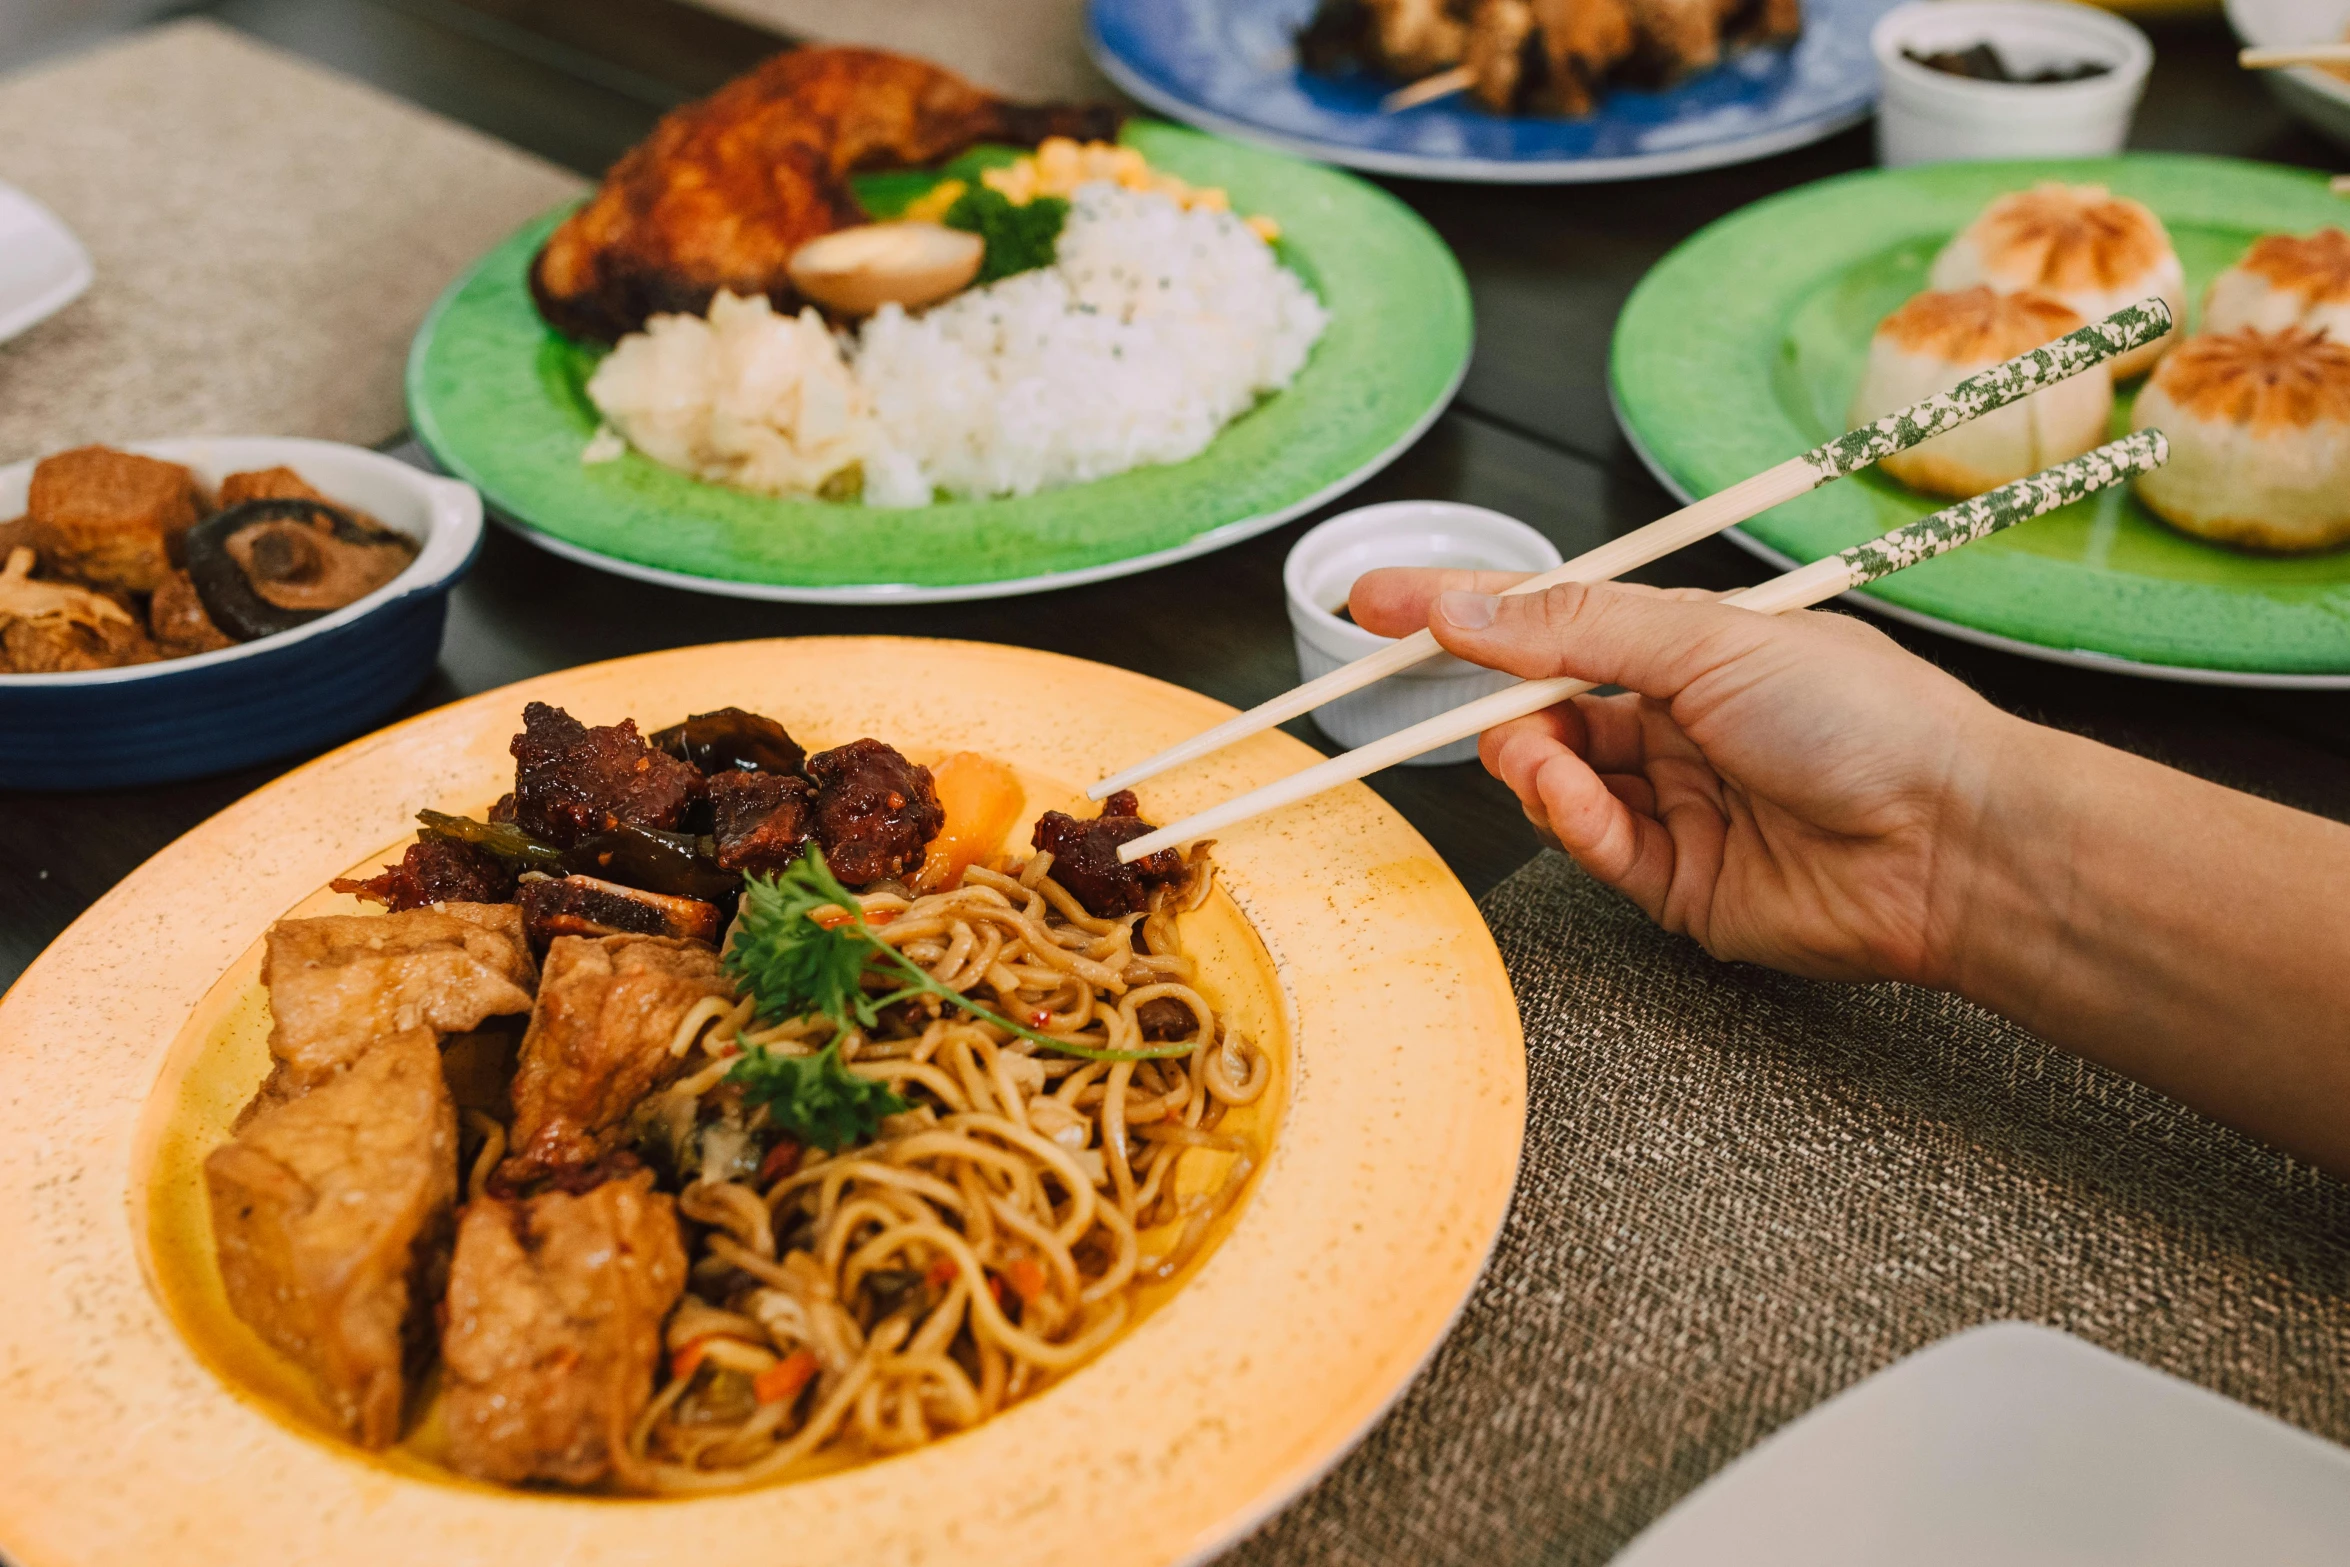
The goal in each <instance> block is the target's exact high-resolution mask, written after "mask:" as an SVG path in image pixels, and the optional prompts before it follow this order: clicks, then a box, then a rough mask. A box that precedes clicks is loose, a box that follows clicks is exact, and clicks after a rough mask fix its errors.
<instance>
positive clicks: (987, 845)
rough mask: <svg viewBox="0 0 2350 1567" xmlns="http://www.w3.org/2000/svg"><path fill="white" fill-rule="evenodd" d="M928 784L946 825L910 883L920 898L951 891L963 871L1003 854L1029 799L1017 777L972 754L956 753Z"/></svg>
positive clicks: (937, 768)
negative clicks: (1006, 838)
mask: <svg viewBox="0 0 2350 1567" xmlns="http://www.w3.org/2000/svg"><path fill="white" fill-rule="evenodd" d="M930 779H931V783H932V784H933V785H934V786H935V787H936V788H937V790H938V803H939V805H940V806H941V807H942V808H943V809H944V810H945V811H946V815H947V820H946V825H945V826H944V827H942V828H940V829H939V833H938V836H937V837H935V838H933V839H931V840H930V852H929V853H928V854H926V855H925V856H924V857H923V860H922V870H921V873H920V874H919V875H917V876H916V877H915V878H914V887H915V890H916V891H918V892H937V891H940V890H941V889H944V888H948V887H952V886H954V885H955V884H956V883H957V882H960V881H961V880H962V879H963V872H964V871H965V870H966V869H967V868H969V867H970V866H973V865H976V864H978V863H979V862H980V861H982V860H984V859H986V858H987V857H988V856H989V855H991V854H994V853H995V852H996V851H997V850H998V849H1000V848H1002V847H1003V846H1004V837H1005V835H1006V834H1008V833H1010V832H1011V830H1012V829H1013V828H1015V827H1017V826H1019V825H1020V807H1021V806H1022V805H1024V804H1026V803H1027V799H1028V791H1027V790H1025V789H1023V788H1021V787H1020V779H1019V776H1018V775H1017V774H1016V773H1014V772H1013V771H1012V770H1011V769H1010V768H1009V767H1006V766H1005V765H1004V764H1003V763H1001V762H999V761H997V760H995V759H994V758H993V757H988V756H981V755H979V754H978V753H977V752H976V751H957V752H956V753H955V754H954V755H952V756H950V757H948V758H947V759H946V760H945V761H943V762H940V763H939V764H938V765H937V766H935V767H933V768H931V770H930Z"/></svg>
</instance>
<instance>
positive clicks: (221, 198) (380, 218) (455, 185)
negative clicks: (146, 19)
mask: <svg viewBox="0 0 2350 1567" xmlns="http://www.w3.org/2000/svg"><path fill="white" fill-rule="evenodd" d="M0 179H4V180H7V181H9V182H10V183H12V184H15V185H17V186H20V187H22V188H23V189H24V190H26V191H27V192H29V193H30V194H31V195H33V196H34V197H35V198H36V199H38V200H40V201H41V202H43V203H45V204H46V205H47V206H48V207H49V209H50V210H51V211H53V212H55V213H56V214H57V215H58V216H59V217H60V218H62V219H64V221H65V223H66V225H67V227H69V228H71V229H72V230H73V231H74V232H75V233H76V234H78V235H80V236H81V240H82V243H83V244H84V245H85V246H87V247H88V248H89V250H90V254H91V257H92V259H93V260H94V261H95V263H96V271H97V280H96V281H95V282H94V283H93V284H92V285H91V286H90V290H89V292H88V293H86V294H84V295H83V296H82V297H81V298H80V299H79V300H76V301H75V302H74V303H73V304H71V305H69V306H67V307H66V308H65V309H64V310H63V311H61V312H59V313H58V314H57V315H55V316H52V317H51V318H50V319H49V320H47V321H45V322H43V323H41V324H40V325H39V326H36V327H34V328H33V329H32V330H31V331H29V332H27V333H26V334H24V335H23V336H22V337H19V338H17V339H15V340H14V341H13V342H10V343H6V344H0V462H13V461H16V460H17V459H19V458H24V457H31V456H37V455H40V454H43V453H46V452H51V451H55V450H57V449H59V448H61V447H67V446H75V445H79V444H81V443H83V442H85V441H120V440H135V439H138V438H141V437H155V436H171V435H223V434H234V435H313V436H321V437H325V438H327V439H330V440H339V441H355V442H358V443H361V444H364V445H374V444H376V443H378V442H380V441H383V440H386V439H388V438H389V437H391V436H393V435H395V434H397V433H398V432H399V431H400V429H401V428H402V426H404V425H405V424H406V422H407V418H406V414H405V413H404V411H403V406H402V396H401V387H400V373H401V365H402V361H403V360H404V358H405V356H406V354H407V350H408V340H409V338H410V337H411V336H413V335H414V333H415V331H416V327H417V324H418V323H419V322H420V321H422V320H423V318H424V313H425V311H426V309H428V308H429V307H430V306H431V304H432V302H433V300H434V299H435V298H436V297H437V296H438V295H439V294H440V292H441V290H442V289H444V288H445V287H447V286H448V284H449V282H450V281H451V280H452V279H453V278H455V277H456V276H457V274H458V273H460V272H461V271H463V270H464V268H465V267H466V266H467V265H468V264H469V263H471V262H472V261H473V260H474V259H475V258H476V257H478V256H479V255H480V254H481V253H482V252H483V251H485V250H487V249H488V248H489V247H490V246H491V245H493V244H495V243H496V242H497V241H498V240H500V239H502V238H504V237H505V236H506V234H507V233H508V232H510V231H511V230H513V229H514V228H515V227H516V226H517V225H519V224H521V223H522V222H523V221H525V220H526V219H528V218H530V217H531V216H533V215H534V214H536V213H539V212H542V211H544V210H545V209H546V208H547V207H549V206H551V205H553V204H554V203H555V202H557V201H559V200H561V199H562V198H563V197H564V196H565V195H567V194H569V193H571V192H573V191H576V190H578V189H579V188H580V183H579V181H578V180H577V179H576V178H575V177H573V176H572V175H570V174H567V173H565V172H563V171H562V170H559V169H557V168H555V167H554V166H553V165H552V164H548V163H544V162H541V161H540V160H539V159H537V158H534V157H531V156H530V155H529V154H527V153H524V152H520V151H517V150H516V149H514V148H512V147H509V146H507V145H506V144H505V143H503V142H499V141H494V140H492V139H491V138H489V137H486V136H483V135H480V134H478V133H476V132H474V131H470V130H467V129H465V128H464V127H463V126H459V125H455V124H452V123H451V122H449V121H447V120H444V119H441V118H440V117H439V116H437V115H433V114H428V113H426V112H425V111H423V110H421V109H416V108H412V107H410V106H409V105H407V104H403V103H401V102H399V101H398V100H396V99H393V98H389V97H386V96H385V95H384V94H382V93H380V92H377V91H376V90H375V89H373V88H371V87H365V86H362V85H360V84H359V83H357V82H354V81H351V80H350V79H348V78H346V77H342V76H337V75H335V74H334V73H332V72H329V71H324V70H321V69H319V68H318V67H316V66H313V65H308V64H305V63H303V62H301V61H298V60H296V59H294V58H293V57H292V56H290V55H286V54H283V53H280V52H279V51H277V50H275V49H271V48H267V47H264V46H263V45H261V44H258V43H255V42H253V41H252V40H251V39H249V38H246V37H244V36H243V35H241V34H238V33H234V32H231V31H230V30H228V29H227V28H224V27H220V26H217V25H215V24H213V23H210V22H205V21H186V22H179V23H174V24H172V25H170V26H166V27H160V28H155V29H152V30H150V31H147V32H143V33H138V34H134V35H132V36H131V37H129V38H127V39H125V40H123V41H122V42H119V43H116V44H112V45H109V46H107V47H104V48H101V49H99V50H96V51H94V52H92V53H89V54H85V55H80V56H77V57H75V58H72V59H68V60H65V61H63V62H60V63H58V64H55V65H51V66H47V67H44V68H42V69H39V70H35V71H33V72H30V73H28V74H26V75H22V76H18V77H14V78H12V79H9V80H7V81H5V82H0Z"/></svg>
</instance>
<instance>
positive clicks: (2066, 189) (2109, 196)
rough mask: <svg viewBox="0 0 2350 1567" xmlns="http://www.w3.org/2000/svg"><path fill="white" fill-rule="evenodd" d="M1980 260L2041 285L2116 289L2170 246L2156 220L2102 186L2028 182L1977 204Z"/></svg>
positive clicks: (2142, 273)
mask: <svg viewBox="0 0 2350 1567" xmlns="http://www.w3.org/2000/svg"><path fill="white" fill-rule="evenodd" d="M1972 232H1973V233H1974V236H1975V243H1976V244H1977V245H1978V246H1979V247H1981V250H1982V255H1983V265H1984V266H1985V267H1987V268H1989V269H1990V270H1991V271H1992V272H1994V273H1996V274H1998V275H2000V276H2003V277H2015V278H2020V279H2022V280H2023V281H2024V282H2026V283H2037V284H2039V285H2040V286H2042V287H2044V288H2057V289H2073V288H2119V287H2121V286H2122V285H2123V284H2124V283H2127V282H2129V281H2131V280H2132V279H2133V278H2139V277H2143V276H2145V274H2146V271H2147V269H2148V268H2150V267H2152V266H2154V265H2155V264H2156V263H2157V262H2159V261H2161V260H2162V258H2163V257H2164V256H2165V255H2167V254H2169V252H2170V235H2169V234H2167V233H2165V232H2164V231H2163V227H2162V220H2161V219H2160V218H2157V217H2156V216H2155V215H2154V214H2153V213H2151V212H2149V211H2148V210H2146V208H2144V207H2142V206H2140V205H2139V204H2138V203H2136V202H2134V201H2131V200H2129V199H2128V198H2127V197H2122V196H2116V195H2114V194H2113V193H2112V192H2111V191H2108V190H2107V189H2106V188H2105V187H2104V186H2102V185H2059V184H2056V183H2054V182H2051V183H2048V184H2045V185H2035V186H2033V187H2032V188H2031V189H2030V190H2021V191H2017V192H2016V193H2015V194H2013V195H2011V196H2002V197H2000V198H1999V199H1998V200H1997V201H1994V202H1993V203H1991V205H1990V206H1988V207H1985V208H1984V209H1983V215H1982V216H1981V217H1980V218H1978V219H1976V220H1975V226H1974V229H1973V231H1972Z"/></svg>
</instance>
